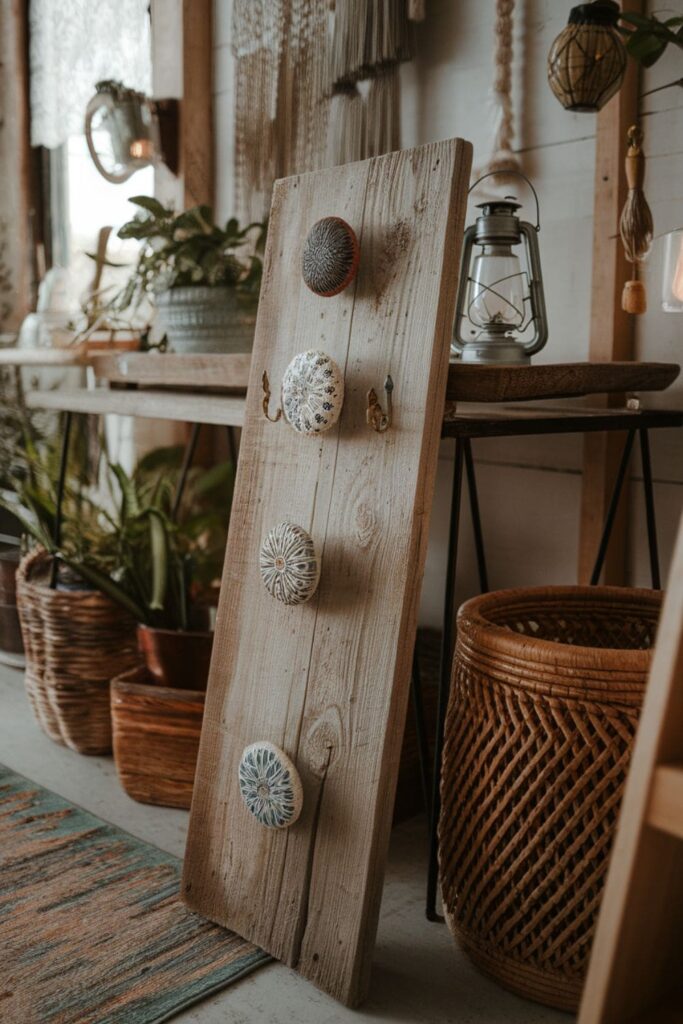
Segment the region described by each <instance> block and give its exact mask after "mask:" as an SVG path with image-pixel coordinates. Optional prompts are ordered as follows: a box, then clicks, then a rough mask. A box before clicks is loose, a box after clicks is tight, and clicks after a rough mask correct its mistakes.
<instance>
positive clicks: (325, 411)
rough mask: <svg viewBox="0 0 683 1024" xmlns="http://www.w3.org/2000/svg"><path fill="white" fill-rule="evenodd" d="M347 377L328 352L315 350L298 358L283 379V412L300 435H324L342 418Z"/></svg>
mask: <svg viewBox="0 0 683 1024" xmlns="http://www.w3.org/2000/svg"><path fill="white" fill-rule="evenodd" d="M343 404H344V377H343V375H342V372H341V370H340V369H339V367H338V366H337V364H336V363H335V361H334V359H330V357H329V356H328V355H326V353H325V352H319V351H316V350H315V349H311V350H309V351H308V352H299V354H298V355H297V356H294V359H292V361H291V363H290V364H289V366H288V367H287V369H286V370H285V373H284V376H283V378H282V410H283V412H284V414H285V419H286V420H287V422H288V423H289V425H290V426H291V427H293V428H294V430H296V431H298V432H299V433H300V434H322V432H323V431H324V430H329V429H330V427H332V426H334V424H335V423H336V422H337V420H338V419H339V414H340V413H341V410H342V405H343Z"/></svg>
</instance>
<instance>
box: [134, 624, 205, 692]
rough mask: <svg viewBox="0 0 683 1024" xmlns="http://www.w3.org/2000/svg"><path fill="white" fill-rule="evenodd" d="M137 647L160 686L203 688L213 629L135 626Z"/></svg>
mask: <svg viewBox="0 0 683 1024" xmlns="http://www.w3.org/2000/svg"><path fill="white" fill-rule="evenodd" d="M138 647H139V649H140V653H141V654H142V657H143V659H144V662H145V665H146V667H147V670H148V671H149V673H150V675H151V676H152V677H153V678H154V681H155V682H156V683H158V684H159V685H160V686H169V687H173V688H175V689H180V690H205V689H206V683H207V680H208V678H209V665H210V664H211V648H212V647H213V633H209V632H208V631H207V632H204V631H201V632H200V631H191V630H188V631H187V632H184V631H181V630H177V629H153V628H152V627H151V626H144V625H142V624H141V625H139V626H138Z"/></svg>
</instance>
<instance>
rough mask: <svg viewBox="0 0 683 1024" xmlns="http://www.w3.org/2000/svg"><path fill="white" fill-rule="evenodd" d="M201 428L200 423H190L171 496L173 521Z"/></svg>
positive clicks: (178, 507)
mask: <svg viewBox="0 0 683 1024" xmlns="http://www.w3.org/2000/svg"><path fill="white" fill-rule="evenodd" d="M200 429H201V423H193V424H192V432H191V433H190V440H189V441H188V442H187V444H186V446H185V453H184V455H183V462H182V465H181V467H180V476H179V477H178V486H177V487H176V492H175V497H174V498H173V507H172V508H171V520H172V522H175V520H176V518H177V515H178V511H179V510H180V502H181V501H182V500H183V492H184V491H185V484H186V483H187V474H188V472H189V470H190V466H191V465H192V460H193V459H194V453H195V451H196V450H197V441H198V440H199V431H200Z"/></svg>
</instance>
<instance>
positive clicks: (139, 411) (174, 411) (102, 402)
mask: <svg viewBox="0 0 683 1024" xmlns="http://www.w3.org/2000/svg"><path fill="white" fill-rule="evenodd" d="M26 404H27V405H28V406H29V407H30V408H32V409H55V410H58V411H59V412H77V413H92V414H94V415H96V416H105V415H107V414H108V413H116V414H118V415H120V416H139V417H141V418H143V419H153V420H156V419H159V420H176V421H180V422H181V423H213V424H216V425H217V426H230V427H241V426H242V423H243V421H244V398H242V397H240V396H238V395H203V394H184V393H182V394H181V393H177V392H173V391H123V390H121V389H120V388H60V389H59V390H55V391H29V392H28V393H27V395H26Z"/></svg>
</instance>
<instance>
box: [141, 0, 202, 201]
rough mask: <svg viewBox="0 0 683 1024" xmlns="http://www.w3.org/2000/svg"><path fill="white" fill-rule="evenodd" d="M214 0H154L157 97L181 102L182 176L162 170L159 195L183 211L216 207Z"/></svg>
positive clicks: (155, 87) (154, 60)
mask: <svg viewBox="0 0 683 1024" xmlns="http://www.w3.org/2000/svg"><path fill="white" fill-rule="evenodd" d="M212 9H213V5H212V0H152V69H153V80H154V95H155V96H156V97H158V98H160V99H166V98H169V97H170V98H172V97H175V98H177V99H179V100H180V101H181V102H180V117H179V120H180V124H179V140H178V156H179V168H178V174H177V175H175V174H172V173H171V171H169V170H168V168H167V167H160V168H159V169H158V170H157V173H156V178H155V192H156V194H157V196H158V197H159V198H160V199H161V200H162V201H164V202H173V203H174V204H175V206H176V207H177V208H178V209H186V208H187V207H188V206H196V205H198V204H199V203H208V204H211V203H213V198H214V151H213V141H214V132H213V33H212Z"/></svg>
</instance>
